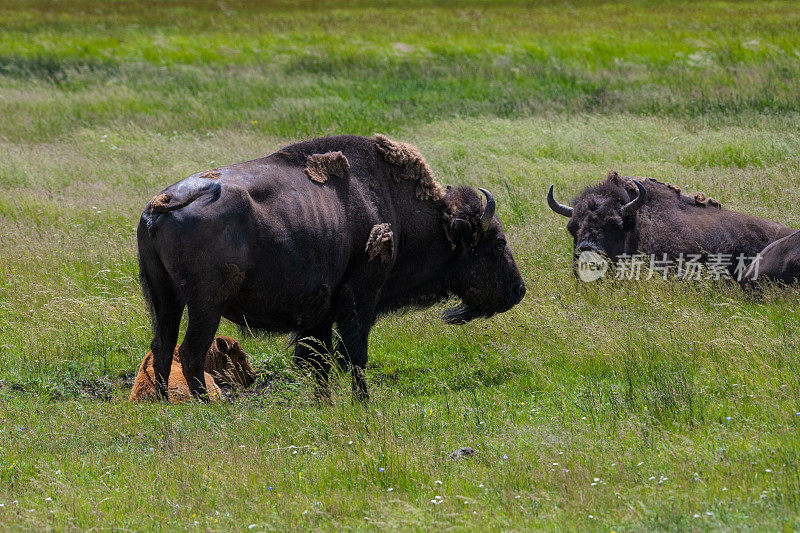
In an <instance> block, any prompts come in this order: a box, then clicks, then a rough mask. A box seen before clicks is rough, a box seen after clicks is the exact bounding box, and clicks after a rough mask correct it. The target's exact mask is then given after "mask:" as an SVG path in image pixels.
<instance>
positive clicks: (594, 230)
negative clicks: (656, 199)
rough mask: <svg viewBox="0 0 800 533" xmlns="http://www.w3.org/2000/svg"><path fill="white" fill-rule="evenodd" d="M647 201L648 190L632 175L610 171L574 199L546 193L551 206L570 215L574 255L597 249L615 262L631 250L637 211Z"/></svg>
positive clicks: (551, 189) (633, 245)
mask: <svg viewBox="0 0 800 533" xmlns="http://www.w3.org/2000/svg"><path fill="white" fill-rule="evenodd" d="M645 202H647V190H646V189H645V188H644V185H642V184H641V183H640V182H639V181H637V180H635V179H629V180H628V179H627V178H622V177H621V176H620V175H619V174H617V173H616V172H614V171H612V172H610V173H609V175H608V177H607V178H606V180H605V181H603V182H602V183H600V184H598V185H595V186H593V187H588V188H586V189H585V190H584V191H583V192H582V193H581V194H580V195H579V196H578V197H577V198H576V199H575V201H574V202H573V207H569V206H566V205H562V204H560V203H558V202H557V201H556V199H555V198H554V197H553V186H552V185H551V186H550V191H549V192H548V193H547V203H548V205H549V206H550V209H552V210H553V211H555V212H556V213H558V214H559V215H563V216H565V217H567V218H569V222H567V230H568V231H569V233H570V235H572V239H573V246H574V248H573V254H574V259H576V260H577V258H578V257H579V256H580V254H581V253H582V252H596V253H599V254H601V255H604V256H606V257H608V258H609V259H610V260H611V261H612V262H615V261H616V260H617V258H618V257H619V255H620V254H625V253H634V252H635V251H636V250H635V246H636V242H635V233H634V230H635V229H636V212H637V211H638V210H639V209H640V208H641V207H642V206H643V205H644V204H645Z"/></svg>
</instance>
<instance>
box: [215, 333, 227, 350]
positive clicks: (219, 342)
mask: <svg viewBox="0 0 800 533" xmlns="http://www.w3.org/2000/svg"><path fill="white" fill-rule="evenodd" d="M214 342H215V343H216V344H217V350H219V352H220V353H227V352H228V343H227V342H225V339H223V338H222V337H217V338H216V339H214Z"/></svg>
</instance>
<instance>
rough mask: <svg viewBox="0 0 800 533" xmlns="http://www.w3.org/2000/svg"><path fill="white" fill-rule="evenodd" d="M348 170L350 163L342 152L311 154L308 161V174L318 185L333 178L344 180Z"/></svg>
mask: <svg viewBox="0 0 800 533" xmlns="http://www.w3.org/2000/svg"><path fill="white" fill-rule="evenodd" d="M348 170H350V162H349V161H348V160H347V158H346V157H345V156H344V154H343V153H342V152H326V153H324V154H311V155H310V156H308V159H306V174H308V177H309V178H311V180H312V181H316V182H317V183H325V182H326V181H328V178H329V177H331V176H335V177H337V178H342V177H344V173H345V172H347V171H348Z"/></svg>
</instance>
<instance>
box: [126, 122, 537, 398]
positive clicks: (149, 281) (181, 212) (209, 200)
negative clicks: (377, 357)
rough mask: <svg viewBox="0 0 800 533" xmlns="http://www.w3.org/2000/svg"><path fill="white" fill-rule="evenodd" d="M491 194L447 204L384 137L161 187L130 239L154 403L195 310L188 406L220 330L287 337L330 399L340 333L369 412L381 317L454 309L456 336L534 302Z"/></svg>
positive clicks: (417, 164) (308, 145)
mask: <svg viewBox="0 0 800 533" xmlns="http://www.w3.org/2000/svg"><path fill="white" fill-rule="evenodd" d="M481 190H482V191H483V189H481ZM483 193H484V195H485V196H486V200H487V201H486V207H485V208H484V207H483V205H482V201H481V196H480V195H479V194H478V193H477V192H476V191H474V190H472V189H470V188H467V187H456V188H451V187H447V188H446V189H445V188H444V187H442V186H441V185H439V183H438V182H437V181H436V179H435V178H434V176H433V173H432V172H431V170H430V168H429V167H428V165H427V164H426V163H425V160H424V159H423V158H422V156H421V155H420V154H419V152H418V151H417V150H416V148H414V147H413V146H411V145H408V144H405V143H399V142H394V141H392V140H390V139H388V138H386V137H384V136H382V135H377V136H376V137H375V138H364V137H354V136H337V137H326V138H320V139H314V140H310V141H305V142H301V143H297V144H294V145H291V146H288V147H286V148H283V149H281V150H279V151H278V152H276V153H274V154H272V155H270V156H268V157H265V158H262V159H256V160H254V161H248V162H245V163H239V164H236V165H231V166H228V167H224V168H218V169H214V170H209V171H205V172H201V173H198V174H194V175H192V176H189V177H188V178H186V179H184V180H181V181H179V182H178V183H176V184H174V185H171V186H170V187H167V188H166V189H164V190H163V191H162V192H161V193H160V194H158V195H157V196H156V197H155V198H153V199H152V200H151V201H150V202H149V203H148V204H147V206H146V207H145V210H144V212H143V213H142V216H141V219H140V221H139V227H138V231H137V242H138V251H139V272H140V279H141V283H142V287H143V290H144V294H145V297H146V299H147V300H148V302H149V303H150V306H151V311H152V317H153V334H154V336H153V341H152V343H151V347H152V350H153V353H154V354H155V369H156V375H157V377H158V380H157V385H158V390H159V393H160V394H161V395H162V396H163V394H164V391H165V390H166V387H167V375H168V370H169V362H170V358H171V355H172V350H173V348H174V346H175V344H176V342H177V338H178V327H179V324H180V320H181V315H182V313H183V309H184V307H186V308H187V310H188V326H187V331H186V336H185V339H184V341H183V344H182V345H181V347H180V360H181V361H182V362H183V363H184V364H183V372H184V375H185V376H186V379H187V381H188V382H189V386H190V388H191V390H192V393H193V394H194V395H195V396H198V397H205V395H206V391H205V386H204V384H203V379H202V376H203V374H202V372H203V366H204V359H205V354H206V350H207V349H208V346H209V345H210V344H211V341H212V340H213V338H214V333H215V332H216V330H217V327H218V325H219V322H220V318H221V317H225V318H227V319H229V320H231V321H233V322H235V323H236V324H239V325H240V326H241V327H242V328H243V329H245V330H266V331H270V332H291V333H292V334H293V337H294V339H295V340H296V341H297V342H296V343H295V358H296V360H297V361H298V362H299V363H301V364H302V365H304V366H305V368H308V369H311V370H313V371H314V373H315V374H316V376H317V379H318V393H319V394H322V395H325V394H327V391H328V386H327V377H328V372H329V370H330V358H328V357H325V356H324V354H330V353H334V346H333V341H332V328H333V327H334V324H335V325H336V329H337V331H338V333H339V336H340V338H341V340H342V346H341V353H342V355H343V359H344V363H345V364H347V365H349V366H351V367H352V370H353V372H352V373H353V389H354V393H355V394H356V397H358V398H360V399H366V398H367V386H366V384H365V381H364V374H363V373H364V368H365V366H366V364H367V339H368V336H369V332H370V329H371V328H372V325H373V323H374V322H375V320H376V318H377V317H378V316H379V315H380V314H382V313H386V312H389V311H391V310H394V309H398V308H402V307H408V306H429V305H431V304H432V303H434V302H437V301H440V300H443V299H446V298H448V297H449V296H451V295H455V296H457V297H459V298H460V299H461V305H459V306H457V307H455V308H454V309H450V310H448V311H447V312H446V313H445V316H444V318H445V320H446V321H448V322H452V323H460V322H465V321H467V320H470V319H473V318H476V317H487V316H490V315H493V314H495V313H500V312H503V311H506V310H508V309H510V308H511V307H512V306H514V305H515V304H516V303H518V302H519V301H520V300H521V299H522V297H523V295H524V294H525V285H524V283H523V281H522V278H521V277H520V273H519V270H518V269H517V265H516V263H515V262H514V257H513V255H512V253H511V249H510V248H509V246H508V243H507V242H506V237H505V235H504V233H503V228H502V227H501V225H500V221H499V220H498V218H497V216H495V201H494V199H493V198H492V195H491V194H489V193H488V192H486V191H483ZM309 339H311V340H309Z"/></svg>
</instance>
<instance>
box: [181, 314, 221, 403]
mask: <svg viewBox="0 0 800 533" xmlns="http://www.w3.org/2000/svg"><path fill="white" fill-rule="evenodd" d="M188 311H189V313H188V314H189V321H188V325H187V326H186V335H185V337H184V339H183V343H182V344H181V347H180V349H179V354H178V355H179V359H180V361H181V368H182V369H183V376H184V377H185V378H186V383H188V385H189V390H190V391H191V393H192V396H193V397H194V398H197V399H199V400H203V401H208V391H207V390H206V383H205V374H204V373H205V366H206V353H207V352H208V349H209V348H210V347H211V343H212V342H213V341H214V336H215V335H216V334H217V328H219V322H220V319H221V318H222V315H221V313H220V312H219V310H218V309H217V308H215V307H211V306H207V305H197V304H195V305H192V304H189V309H188Z"/></svg>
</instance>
